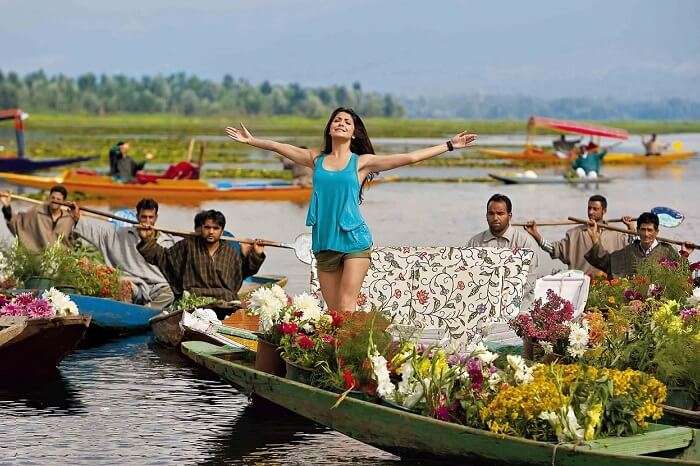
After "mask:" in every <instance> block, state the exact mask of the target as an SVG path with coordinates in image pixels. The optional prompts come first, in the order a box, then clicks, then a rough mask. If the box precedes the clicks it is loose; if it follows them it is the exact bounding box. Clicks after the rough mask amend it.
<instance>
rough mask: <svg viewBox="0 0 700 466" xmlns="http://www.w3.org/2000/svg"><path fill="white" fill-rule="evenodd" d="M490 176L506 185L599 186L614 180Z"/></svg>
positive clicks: (603, 178) (604, 178) (603, 177)
mask: <svg viewBox="0 0 700 466" xmlns="http://www.w3.org/2000/svg"><path fill="white" fill-rule="evenodd" d="M489 176H490V177H491V178H493V179H494V180H496V181H501V182H503V183H505V184H598V183H609V182H610V181H612V178H608V177H606V176H599V177H598V178H567V177H565V176H561V175H560V176H538V177H537V178H529V177H526V176H516V175H496V174H494V173H489Z"/></svg>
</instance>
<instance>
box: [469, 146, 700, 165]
mask: <svg viewBox="0 0 700 466" xmlns="http://www.w3.org/2000/svg"><path fill="white" fill-rule="evenodd" d="M479 152H480V153H481V154H482V155H485V156H487V157H490V158H496V159H505V160H512V161H520V162H523V163H534V164H547V165H569V164H571V162H572V159H570V158H564V159H560V158H559V157H557V156H556V155H554V153H553V152H551V151H549V150H542V149H539V150H535V148H533V147H530V148H527V149H525V150H523V151H520V152H512V151H505V150H498V149H479ZM695 154H696V153H695V152H692V151H680V152H664V153H662V154H661V155H650V156H646V155H644V154H635V153H632V152H609V153H608V154H607V155H606V156H605V158H604V159H603V162H604V163H606V164H611V165H665V164H668V163H672V162H678V161H681V160H687V159H689V158H691V157H693V156H695Z"/></svg>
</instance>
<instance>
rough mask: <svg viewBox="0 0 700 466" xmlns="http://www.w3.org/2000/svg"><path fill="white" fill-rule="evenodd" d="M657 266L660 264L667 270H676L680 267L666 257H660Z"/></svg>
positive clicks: (676, 262)
mask: <svg viewBox="0 0 700 466" xmlns="http://www.w3.org/2000/svg"><path fill="white" fill-rule="evenodd" d="M659 264H661V265H662V266H663V267H665V268H667V269H669V270H676V269H677V268H678V266H679V265H680V264H679V263H678V261H675V260H673V259H669V258H668V257H662V258H661V259H659Z"/></svg>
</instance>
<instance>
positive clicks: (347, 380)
mask: <svg viewBox="0 0 700 466" xmlns="http://www.w3.org/2000/svg"><path fill="white" fill-rule="evenodd" d="M343 383H344V384H345V388H346V389H351V388H354V387H356V386H357V381H356V380H355V377H353V376H352V371H351V370H350V369H345V370H344V371H343Z"/></svg>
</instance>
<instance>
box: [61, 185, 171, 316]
mask: <svg viewBox="0 0 700 466" xmlns="http://www.w3.org/2000/svg"><path fill="white" fill-rule="evenodd" d="M71 214H72V215H73V219H75V229H74V231H75V233H76V234H78V235H79V236H80V237H81V238H84V239H85V240H86V241H88V242H89V243H91V244H92V245H93V246H95V247H96V248H97V249H98V250H99V251H100V252H101V253H102V256H103V257H104V259H105V263H106V264H107V265H109V266H110V267H116V268H118V269H119V270H121V272H122V275H123V277H124V278H125V279H126V280H127V281H128V282H129V283H130V284H131V290H132V301H133V302H134V303H137V304H142V305H146V306H149V307H152V308H155V309H162V308H164V307H166V306H168V305H169V304H171V303H172V302H173V300H174V299H175V295H174V294H173V291H172V290H171V289H170V285H169V284H168V281H167V280H166V278H165V277H164V276H163V274H162V273H161V271H160V269H159V268H158V267H157V266H155V265H152V264H149V263H148V262H146V260H145V259H144V258H143V256H142V255H141V254H140V253H139V252H138V250H137V249H136V245H138V244H139V242H140V241H141V237H140V236H139V230H138V228H136V227H135V226H125V227H115V226H114V225H112V224H111V223H108V222H105V221H101V220H97V219H94V218H90V217H87V216H81V213H80V206H78V205H77V204H74V207H73V208H72V209H71ZM136 217H137V219H138V221H139V223H140V224H142V225H149V226H154V225H155V224H156V222H157V221H158V203H157V202H156V201H155V200H154V199H149V198H145V199H141V200H140V201H139V202H138V204H136ZM154 234H155V241H156V243H157V244H159V245H160V246H162V247H165V248H168V247H170V246H172V245H173V244H175V239H174V238H173V237H172V236H170V235H168V234H165V233H162V232H158V231H156V232H155V233H154Z"/></svg>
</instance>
